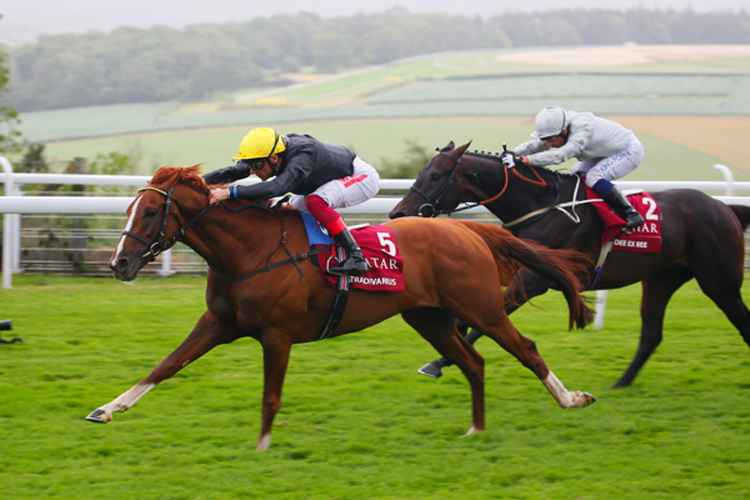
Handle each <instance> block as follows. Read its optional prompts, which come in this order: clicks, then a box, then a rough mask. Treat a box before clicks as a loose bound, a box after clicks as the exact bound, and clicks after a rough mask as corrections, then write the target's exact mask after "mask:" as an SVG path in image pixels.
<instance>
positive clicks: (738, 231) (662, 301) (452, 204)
mask: <svg viewBox="0 0 750 500" xmlns="http://www.w3.org/2000/svg"><path fill="white" fill-rule="evenodd" d="M468 146H469V144H466V145H464V146H461V147H459V148H455V146H454V144H453V142H450V143H449V144H448V145H447V146H446V147H445V148H443V149H442V150H441V151H440V152H439V153H438V154H437V155H435V157H433V158H432V160H430V162H429V163H428V164H427V165H426V166H425V167H424V168H423V169H422V171H421V172H420V173H419V176H418V177H417V179H416V181H415V182H414V185H413V186H412V188H411V190H410V191H409V193H408V194H407V195H406V196H405V197H404V198H403V199H402V200H401V202H400V203H399V204H398V205H396V207H395V208H394V209H393V211H392V212H391V214H390V216H391V218H393V219H397V218H399V217H404V216H409V215H422V216H426V217H434V216H436V215H438V214H440V213H450V212H453V211H455V209H456V207H457V206H458V205H459V204H460V203H472V202H474V203H478V204H482V205H484V206H485V207H487V209H489V210H490V211H491V212H492V213H493V214H495V215H496V216H497V217H498V218H499V219H500V220H501V221H502V222H503V223H504V225H505V227H507V228H508V229H509V230H510V231H512V232H513V234H515V235H516V236H518V237H521V238H525V239H529V240H534V241H537V242H539V243H541V244H543V245H545V246H548V247H550V248H565V249H575V250H579V251H581V252H584V253H585V254H587V255H589V257H591V259H592V262H593V261H595V260H596V258H597V256H598V255H599V251H600V248H601V244H600V241H601V237H602V232H603V230H604V224H603V222H602V220H601V217H600V216H599V215H598V214H597V213H596V211H595V209H594V208H593V207H592V206H591V205H590V204H586V203H576V202H575V200H582V199H584V198H585V193H584V189H583V182H582V180H581V178H580V177H579V176H577V175H572V174H563V173H559V172H555V171H552V170H549V169H545V168H540V167H530V166H518V167H515V168H513V169H511V170H509V169H508V168H507V167H505V166H504V165H503V164H502V162H501V161H500V156H499V155H489V154H478V153H467V152H466V149H467V147H468ZM510 172H512V174H511V173H510ZM652 196H653V197H654V199H655V200H656V202H657V203H658V205H659V207H660V208H661V229H662V248H661V253H631V252H617V251H616V252H612V254H611V256H610V257H609V260H608V261H607V263H606V268H605V272H604V273H603V275H602V276H601V278H600V281H598V284H597V285H596V286H595V287H592V288H591V289H610V288H619V287H622V286H625V285H630V284H632V283H636V282H638V281H640V282H641V283H642V286H643V295H642V299H641V321H642V326H641V338H640V344H639V346H638V351H637V353H636V355H635V358H634V359H633V361H632V362H631V364H630V366H629V367H628V368H627V370H626V371H625V373H624V374H623V375H622V377H621V378H620V380H619V381H618V382H617V383H616V384H615V385H614V387H624V386H629V385H630V384H631V383H632V382H633V380H634V379H635V377H636V375H637V374H638V372H639V370H640V369H641V368H642V367H643V365H644V364H645V363H646V361H647V360H648V358H649V356H650V355H651V354H652V353H653V352H654V350H655V349H656V347H657V346H658V345H659V343H660V342H661V340H662V329H663V322H664V311H665V309H666V307H667V303H668V302H669V299H670V298H671V297H672V294H674V292H675V291H677V289H679V288H680V287H681V286H682V285H683V284H685V283H686V282H687V281H689V280H690V279H692V278H695V279H696V280H697V281H698V284H699V285H700V287H701V290H702V291H703V293H705V294H706V295H707V296H708V297H710V298H711V299H712V300H713V301H714V302H715V303H716V305H717V306H719V308H720V309H721V310H722V311H723V312H724V314H726V316H727V318H729V321H731V322H732V324H733V325H734V326H735V327H736V328H737V329H738V330H739V332H740V334H741V335H742V338H743V339H744V340H745V343H747V344H748V345H750V312H749V311H748V309H747V307H746V306H745V303H744V302H743V300H742V296H741V293H740V288H741V286H742V280H743V274H744V255H745V239H744V234H743V231H744V229H745V228H746V227H747V225H748V221H750V207H744V206H739V205H731V206H727V205H725V204H724V203H722V202H720V201H717V200H714V199H713V198H711V197H710V196H708V195H706V194H704V193H702V192H701V191H696V190H692V189H672V190H667V191H660V192H656V193H653V194H652ZM647 219H648V216H647ZM647 223H648V220H647ZM593 269H594V267H593V265H592V267H591V268H590V270H593ZM519 279H522V280H523V283H524V285H525V292H526V297H528V298H531V297H534V296H537V295H540V294H543V293H545V292H546V291H547V290H548V289H549V288H554V286H553V285H551V283H550V281H549V279H547V278H546V277H544V276H536V275H535V274H534V272H533V270H527V269H524V270H522V271H521V273H520V274H519ZM512 290H514V287H509V288H508V291H507V292H506V294H507V295H508V296H507V297H506V308H505V311H506V312H507V313H508V314H510V313H511V312H513V311H514V310H516V309H517V308H518V307H520V305H522V304H523V303H524V301H525V300H526V299H525V298H524V297H522V296H520V295H519V294H518V293H517V292H516V293H515V294H513V293H512ZM470 336H471V338H470V341H473V340H475V339H476V338H477V337H478V336H479V335H478V334H476V332H470ZM447 364H449V363H448V361H447V360H446V359H442V360H437V361H434V362H432V363H430V364H428V365H425V366H424V367H423V368H422V369H421V370H420V372H421V373H425V374H428V375H431V376H434V377H438V376H440V375H441V372H440V368H441V367H442V366H446V365H447Z"/></svg>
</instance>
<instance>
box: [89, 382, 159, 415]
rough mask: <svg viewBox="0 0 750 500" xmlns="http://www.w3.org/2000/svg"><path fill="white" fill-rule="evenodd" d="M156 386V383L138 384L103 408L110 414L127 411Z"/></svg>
mask: <svg viewBox="0 0 750 500" xmlns="http://www.w3.org/2000/svg"><path fill="white" fill-rule="evenodd" d="M154 387H156V384H136V385H134V386H133V387H131V388H130V389H128V390H127V391H126V392H124V393H122V394H121V395H120V396H118V397H117V399H115V400H114V401H112V402H111V403H107V404H106V405H104V406H102V407H101V409H102V410H104V411H105V412H107V413H108V414H109V415H112V414H113V413H116V412H123V411H126V410H127V409H128V408H130V407H131V406H133V405H134V404H135V403H136V402H137V401H138V400H139V399H141V398H142V397H143V396H145V395H146V394H147V393H148V392H149V391H150V390H151V389H153V388H154Z"/></svg>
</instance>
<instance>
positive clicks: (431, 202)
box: [409, 151, 461, 218]
mask: <svg viewBox="0 0 750 500" xmlns="http://www.w3.org/2000/svg"><path fill="white" fill-rule="evenodd" d="M440 154H441V155H445V156H447V157H448V158H450V159H451V160H453V162H454V163H455V164H456V166H455V167H454V168H453V170H452V171H451V176H450V178H449V179H448V182H446V183H445V185H444V186H443V188H442V189H441V190H440V191H439V192H438V193H437V195H436V196H435V198H434V199H432V198H430V197H429V196H428V195H427V194H426V193H425V192H424V191H422V190H421V189H419V188H417V187H414V185H412V186H411V187H409V191H414V192H415V193H417V194H418V195H419V196H421V197H422V198H424V199H425V201H426V202H427V203H424V204H422V205H421V206H420V207H419V211H418V212H417V213H418V214H419V215H420V216H421V217H427V218H432V217H437V216H438V215H440V214H441V213H444V212H442V211H439V210H438V209H437V206H438V205H439V204H440V199H441V198H442V197H443V196H444V195H445V193H447V192H448V190H449V189H450V188H451V186H453V183H454V182H455V180H456V174H457V173H458V170H459V169H460V168H461V157H459V158H458V159H456V158H453V157H452V156H451V155H449V154H448V153H446V152H444V151H440ZM425 209H429V213H426V212H425V211H424V210H425ZM445 213H450V212H445Z"/></svg>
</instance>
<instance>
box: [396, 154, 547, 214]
mask: <svg viewBox="0 0 750 500" xmlns="http://www.w3.org/2000/svg"><path fill="white" fill-rule="evenodd" d="M439 154H441V155H445V156H447V157H448V158H450V159H451V160H453V163H455V167H454V168H453V171H452V172H451V175H450V178H449V179H448V182H446V183H445V185H444V186H443V187H442V188H441V189H440V191H438V193H437V195H435V197H434V198H431V197H430V196H429V195H427V194H426V193H425V192H424V191H422V190H421V189H419V188H417V187H415V186H414V185H412V186H411V187H409V190H410V191H414V192H415V193H417V194H418V195H420V196H421V197H422V198H424V199H425V201H426V202H427V203H424V204H422V205H420V207H419V210H418V211H417V213H418V214H419V215H420V216H421V217H427V218H432V217H437V216H438V215H450V214H452V213H455V212H462V211H464V210H469V209H470V208H474V207H477V206H484V205H487V204H488V203H492V202H493V201H495V200H497V199H498V198H500V197H501V196H502V195H503V194H505V191H506V190H507V189H508V179H509V177H510V176H509V175H508V174H509V170H510V171H512V172H513V175H515V176H516V177H518V178H519V179H520V180H522V181H524V182H527V183H529V184H534V185H536V186H540V187H545V186H547V181H545V180H544V179H543V178H542V177H541V176H540V175H539V172H537V171H536V169H535V168H534V167H533V165H529V167H530V168H531V172H532V173H533V174H534V177H536V179H529V178H528V177H524V176H523V175H522V174H520V173H518V170H517V169H515V168H510V167H508V165H506V164H503V168H504V170H505V184H504V185H503V188H502V189H501V190H500V192H499V193H497V194H496V195H495V196H493V197H491V198H488V199H486V200H483V201H479V202H476V203H466V204H465V205H464V206H462V207H459V208H453V209H448V210H438V208H437V206H438V205H439V204H440V200H441V199H442V197H443V196H445V194H446V193H447V192H448V190H449V189H450V188H451V186H453V183H454V182H455V180H456V175H458V171H459V170H460V169H461V159H462V158H463V156H459V157H458V158H454V157H452V156H451V155H449V154H448V153H446V152H445V151H440V152H439ZM472 175H473V176H474V178H475V179H474V181H475V184H478V179H477V175H476V174H472ZM425 209H426V210H425Z"/></svg>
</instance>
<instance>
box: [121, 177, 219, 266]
mask: <svg viewBox="0 0 750 500" xmlns="http://www.w3.org/2000/svg"><path fill="white" fill-rule="evenodd" d="M141 191H155V192H157V193H159V194H161V195H164V196H165V197H166V198H167V201H166V203H165V204H164V217H163V218H162V220H161V227H160V228H159V234H158V235H157V236H156V239H155V240H154V241H153V242H151V243H149V242H148V240H146V239H145V238H143V237H141V236H139V235H137V234H135V233H133V232H131V231H123V232H122V235H123V236H130V237H131V238H135V239H136V240H138V241H140V242H141V243H143V244H144V245H146V248H148V252H146V253H144V254H143V255H142V256H141V258H143V259H149V260H150V261H154V260H155V259H156V256H157V255H159V254H160V253H162V252H163V251H164V250H168V249H169V248H171V247H172V245H174V244H175V243H176V242H177V240H179V239H180V238H182V237H183V236H184V235H185V231H187V229H188V228H189V227H190V226H192V225H193V224H195V223H196V222H197V221H198V219H200V218H201V217H203V216H204V215H206V214H207V213H208V212H209V211H210V210H211V209H212V208H214V207H215V206H216V204H215V203H214V204H212V205H208V206H207V207H206V208H204V209H203V210H202V211H201V212H200V213H199V214H198V215H196V216H195V217H194V218H193V220H191V221H190V222H188V223H187V224H185V225H184V226H183V225H182V222H180V217H179V214H178V213H177V211H176V210H175V211H174V216H175V219H177V222H178V223H179V224H180V230H179V231H177V233H175V234H174V236H172V237H170V238H167V239H165V236H166V231H167V222H169V213H170V209H171V208H172V195H173V193H174V187H172V188H170V189H169V191H164V190H162V189H159V188H157V187H154V186H146V187H143V188H141V189H139V190H138V192H139V193H140V192H141Z"/></svg>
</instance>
